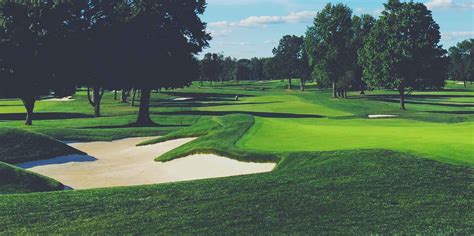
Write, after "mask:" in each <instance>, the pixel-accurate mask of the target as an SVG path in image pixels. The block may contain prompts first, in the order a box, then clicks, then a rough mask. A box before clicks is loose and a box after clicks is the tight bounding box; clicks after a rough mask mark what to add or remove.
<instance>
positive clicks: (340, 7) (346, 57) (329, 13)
mask: <svg viewBox="0 0 474 236" xmlns="http://www.w3.org/2000/svg"><path fill="white" fill-rule="evenodd" d="M353 35H354V33H353V25H352V10H351V9H350V8H349V7H347V6H346V5H344V4H336V5H333V4H331V3H328V4H327V5H326V7H325V8H324V9H323V10H322V11H320V12H318V14H317V15H316V18H315V19H314V25H313V26H311V27H310V28H309V29H308V31H307V32H306V37H305V49H306V52H307V54H308V58H309V63H310V65H311V66H312V67H313V73H312V74H313V77H315V78H316V80H317V81H318V84H319V85H320V86H322V87H329V85H330V84H332V87H333V97H336V96H337V95H336V90H337V89H339V88H337V85H338V82H339V81H341V80H343V79H344V78H345V77H347V76H350V75H348V74H350V72H351V71H352V70H353V65H354V64H353V59H352V58H353V57H352V52H353V50H352V49H351V47H352V41H353Z"/></svg>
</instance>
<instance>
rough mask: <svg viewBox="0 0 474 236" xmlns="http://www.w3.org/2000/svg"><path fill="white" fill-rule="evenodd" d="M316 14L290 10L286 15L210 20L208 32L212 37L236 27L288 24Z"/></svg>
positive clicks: (223, 34) (307, 19)
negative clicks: (238, 19)
mask: <svg viewBox="0 0 474 236" xmlns="http://www.w3.org/2000/svg"><path fill="white" fill-rule="evenodd" d="M315 16H316V12H313V11H300V12H292V13H290V14H288V15H286V16H250V17H247V18H245V19H242V20H240V21H233V22H229V21H216V22H210V23H209V24H208V26H209V32H210V33H211V35H212V36H214V37H220V36H225V35H227V34H229V33H231V32H232V30H233V29H234V28H236V27H242V28H250V27H265V26H268V25H272V24H290V23H300V22H306V21H311V20H312V19H314V17H315Z"/></svg>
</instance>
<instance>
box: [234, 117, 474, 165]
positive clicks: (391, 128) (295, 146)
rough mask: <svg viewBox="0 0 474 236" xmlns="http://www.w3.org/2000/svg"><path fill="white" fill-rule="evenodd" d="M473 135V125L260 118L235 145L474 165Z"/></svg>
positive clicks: (472, 123) (467, 123)
mask: <svg viewBox="0 0 474 236" xmlns="http://www.w3.org/2000/svg"><path fill="white" fill-rule="evenodd" d="M275 131H276V132H275ZM473 131H474V122H464V123H459V124H457V123H454V124H445V123H432V122H422V121H413V120H405V119H379V120H371V119H348V120H335V119H317V120H316V119H272V118H258V119H257V120H256V123H255V125H254V126H253V127H252V128H251V129H250V131H249V132H248V133H247V134H246V135H245V136H244V137H243V138H242V139H241V140H240V141H239V142H238V143H237V144H238V146H239V147H242V148H245V149H254V150H260V151H278V152H298V151H332V150H352V149H373V148H382V149H389V150H395V151H403V152H409V153H413V154H416V155H419V156H424V157H427V158H432V159H435V160H440V161H444V162H448V163H455V164H464V165H470V166H474V148H472V147H474V132H473Z"/></svg>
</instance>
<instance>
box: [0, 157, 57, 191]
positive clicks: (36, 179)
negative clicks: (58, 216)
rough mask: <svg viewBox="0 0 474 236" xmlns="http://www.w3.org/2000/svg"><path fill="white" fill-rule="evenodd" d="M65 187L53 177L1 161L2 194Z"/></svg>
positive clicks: (52, 189) (0, 189)
mask: <svg viewBox="0 0 474 236" xmlns="http://www.w3.org/2000/svg"><path fill="white" fill-rule="evenodd" d="M63 188H64V186H63V185H62V184H61V183H59V182H57V181H55V180H53V179H50V178H47V177H44V176H41V175H38V174H35V173H33V172H30V171H26V170H23V169H21V168H18V167H15V166H12V165H9V164H6V163H3V162H0V194H11V193H29V192H46V191H58V190H62V189H63Z"/></svg>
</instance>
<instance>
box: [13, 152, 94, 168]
mask: <svg viewBox="0 0 474 236" xmlns="http://www.w3.org/2000/svg"><path fill="white" fill-rule="evenodd" d="M94 161H97V158H95V157H92V156H87V155H69V156H62V157H56V158H52V159H46V160H40V161H31V162H26V163H22V164H18V165H17V166H18V167H21V168H23V169H29V168H33V167H37V166H48V165H59V164H66V163H71V162H75V163H78V162H94Z"/></svg>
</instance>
